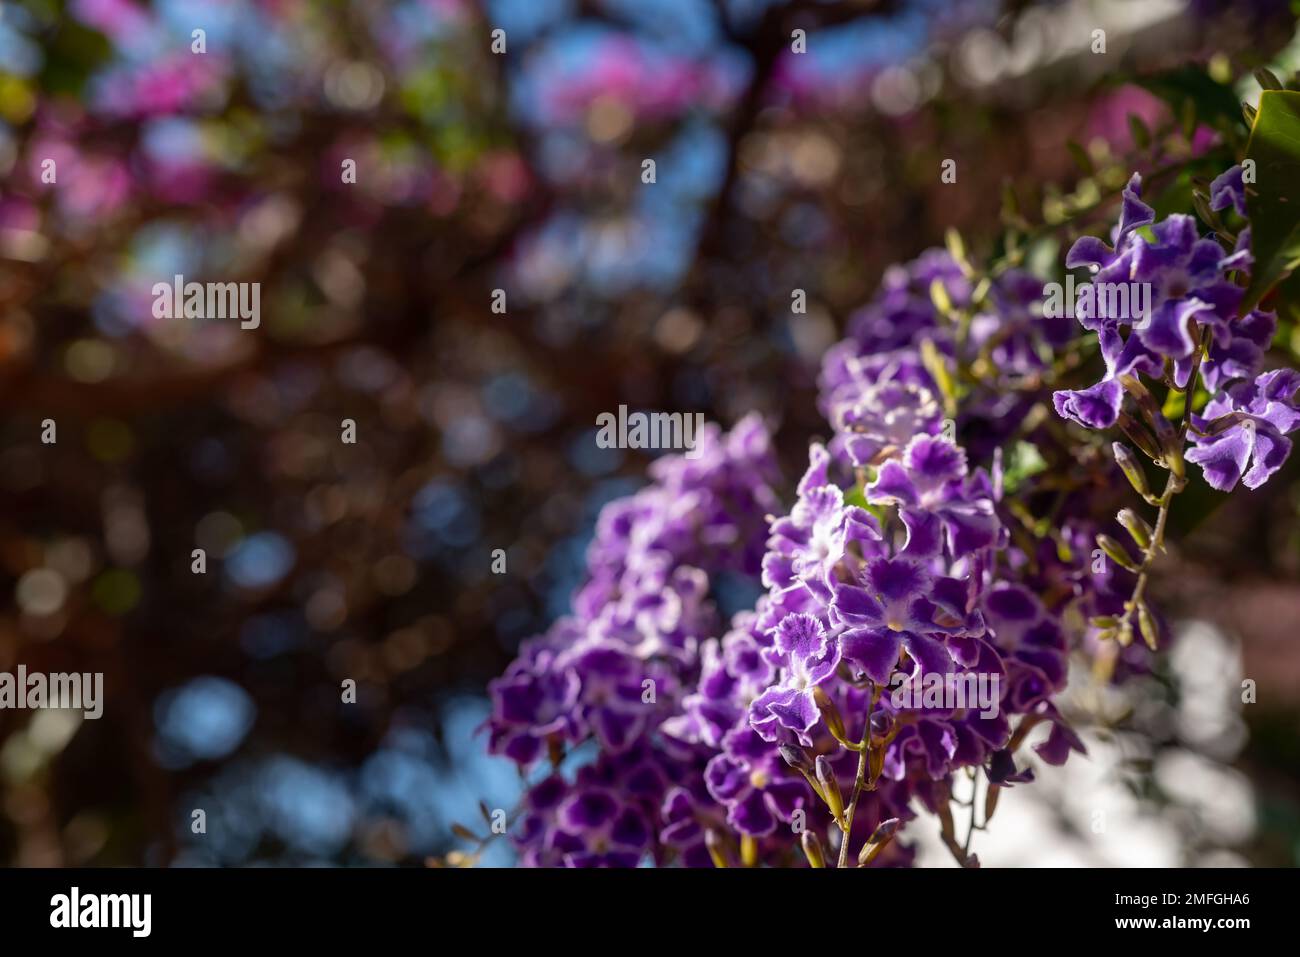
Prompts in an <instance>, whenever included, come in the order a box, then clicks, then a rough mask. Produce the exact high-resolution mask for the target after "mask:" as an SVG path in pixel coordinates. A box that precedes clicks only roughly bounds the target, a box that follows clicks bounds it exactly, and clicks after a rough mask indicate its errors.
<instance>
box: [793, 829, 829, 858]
mask: <svg viewBox="0 0 1300 957" xmlns="http://www.w3.org/2000/svg"><path fill="white" fill-rule="evenodd" d="M799 843H800V844H802V845H803V854H804V857H806V858H808V863H809V865H810V866H812V867H825V866H826V854H825V853H824V852H823V851H822V842H821V841H820V840H818V838H817V835H816V834H814V833H813V832H812V831H804V832H803V834H802V835H800V837H799Z"/></svg>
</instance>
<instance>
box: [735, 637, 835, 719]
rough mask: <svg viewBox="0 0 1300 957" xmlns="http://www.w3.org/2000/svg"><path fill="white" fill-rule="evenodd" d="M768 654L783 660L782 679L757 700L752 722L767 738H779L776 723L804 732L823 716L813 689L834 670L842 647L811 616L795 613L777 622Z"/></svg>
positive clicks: (751, 717)
mask: <svg viewBox="0 0 1300 957" xmlns="http://www.w3.org/2000/svg"><path fill="white" fill-rule="evenodd" d="M769 654H770V655H771V656H772V657H774V658H776V659H777V660H779V661H780V662H781V680H780V681H778V682H777V683H776V684H775V685H773V686H772V687H771V688H769V689H768V690H767V691H765V692H763V694H761V695H760V696H759V697H758V698H757V699H756V700H755V701H754V704H753V706H752V707H751V709H750V723H751V724H752V725H753V727H754V729H755V730H756V731H758V733H759V734H760V735H762V736H763V738H764V739H765V740H768V741H775V740H776V739H777V733H776V731H775V729H774V728H773V727H772V724H773V723H775V724H779V725H780V726H781V727H783V728H788V729H790V730H791V731H794V732H796V733H797V734H800V735H805V734H807V733H808V732H809V731H810V730H812V727H813V725H815V724H816V723H817V721H818V719H819V718H820V717H821V715H820V713H819V712H818V710H817V703H816V701H815V700H814V698H813V689H814V688H815V687H817V686H818V685H819V684H821V683H822V682H823V681H825V680H826V679H827V678H829V677H830V676H831V675H833V674H834V673H835V668H836V667H837V666H838V665H839V663H840V646H839V644H838V643H837V642H835V641H832V640H830V638H829V637H828V636H827V634H826V629H825V628H824V627H823V626H822V623H821V622H820V621H818V620H817V619H816V618H814V617H813V616H812V615H807V614H796V615H790V616H788V617H786V618H784V619H782V621H781V624H779V625H777V627H776V647H775V648H774V649H771V651H770V652H769Z"/></svg>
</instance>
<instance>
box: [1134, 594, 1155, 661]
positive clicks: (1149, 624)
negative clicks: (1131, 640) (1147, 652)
mask: <svg viewBox="0 0 1300 957" xmlns="http://www.w3.org/2000/svg"><path fill="white" fill-rule="evenodd" d="M1137 613H1138V630H1139V631H1140V632H1142V640H1143V641H1145V642H1146V643H1147V647H1148V648H1150V649H1151V650H1152V651H1155V650H1156V645H1158V644H1159V643H1160V631H1159V629H1158V628H1156V620H1155V618H1153V617H1152V615H1151V609H1149V608H1147V606H1146V602H1142V603H1141V604H1139V605H1138V608H1137Z"/></svg>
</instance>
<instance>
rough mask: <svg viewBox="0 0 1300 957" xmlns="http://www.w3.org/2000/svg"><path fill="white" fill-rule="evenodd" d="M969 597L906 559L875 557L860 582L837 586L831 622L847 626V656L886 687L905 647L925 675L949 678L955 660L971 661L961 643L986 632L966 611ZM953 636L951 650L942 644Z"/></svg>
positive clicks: (958, 585) (956, 584)
mask: <svg viewBox="0 0 1300 957" xmlns="http://www.w3.org/2000/svg"><path fill="white" fill-rule="evenodd" d="M967 599H968V595H967V585H966V583H965V582H961V581H959V580H957V579H954V578H936V577H934V576H933V575H931V574H930V573H929V572H928V571H926V570H925V568H924V567H923V566H922V565H921V564H920V563H919V562H915V561H912V560H909V559H906V558H883V559H876V560H873V561H869V562H868V563H867V565H866V568H865V569H864V570H863V574H862V577H861V579H860V581H859V582H858V583H854V584H849V583H840V584H838V585H836V587H835V598H834V601H833V602H832V604H831V610H830V611H831V621H832V622H833V623H835V624H836V625H839V626H842V627H843V632H842V633H841V635H840V647H841V650H842V654H843V657H844V658H845V659H846V660H847V661H849V662H851V663H852V664H854V665H856V666H857V667H858V669H859V670H860V671H861V672H863V673H865V674H866V675H867V677H869V678H871V680H872V681H874V682H876V683H877V684H880V685H887V684H889V679H890V675H891V674H892V673H893V671H894V668H895V667H896V666H897V665H898V656H899V651H900V649H903V648H905V649H907V653H908V655H910V656H911V658H912V660H913V661H914V662H916V667H917V668H918V669H921V670H922V671H925V672H939V673H941V674H945V673H947V672H949V671H951V670H952V667H953V665H952V662H953V659H954V658H961V659H966V660H969V658H970V653H971V650H970V648H969V646H968V645H966V644H964V643H962V642H961V641H960V639H964V638H971V637H977V636H979V635H981V634H983V632H984V622H983V618H982V617H981V616H980V614H979V612H978V611H974V612H971V611H968V610H967ZM949 636H951V637H952V638H953V639H954V644H953V646H952V648H951V649H950V648H947V647H945V644H944V640H945V639H946V638H947V637H949Z"/></svg>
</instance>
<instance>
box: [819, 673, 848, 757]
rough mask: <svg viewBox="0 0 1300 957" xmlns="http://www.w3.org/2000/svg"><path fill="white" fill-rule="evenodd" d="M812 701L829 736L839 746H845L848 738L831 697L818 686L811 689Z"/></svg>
mask: <svg viewBox="0 0 1300 957" xmlns="http://www.w3.org/2000/svg"><path fill="white" fill-rule="evenodd" d="M813 700H814V701H815V702H817V710H818V711H820V712H821V715H822V720H823V721H825V722H826V728H827V730H828V731H830V733H831V736H832V737H834V738H835V740H836V741H838V742H840V743H841V744H847V743H848V737H849V736H848V732H847V731H846V730H845V728H844V718H843V717H841V715H840V709H839V708H837V707H835V702H834V701H832V700H831V696H830V695H828V694H827V693H826V692H825V691H824V690H823V689H822V687H821V686H820V685H818V686H817V687H815V688H813Z"/></svg>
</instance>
